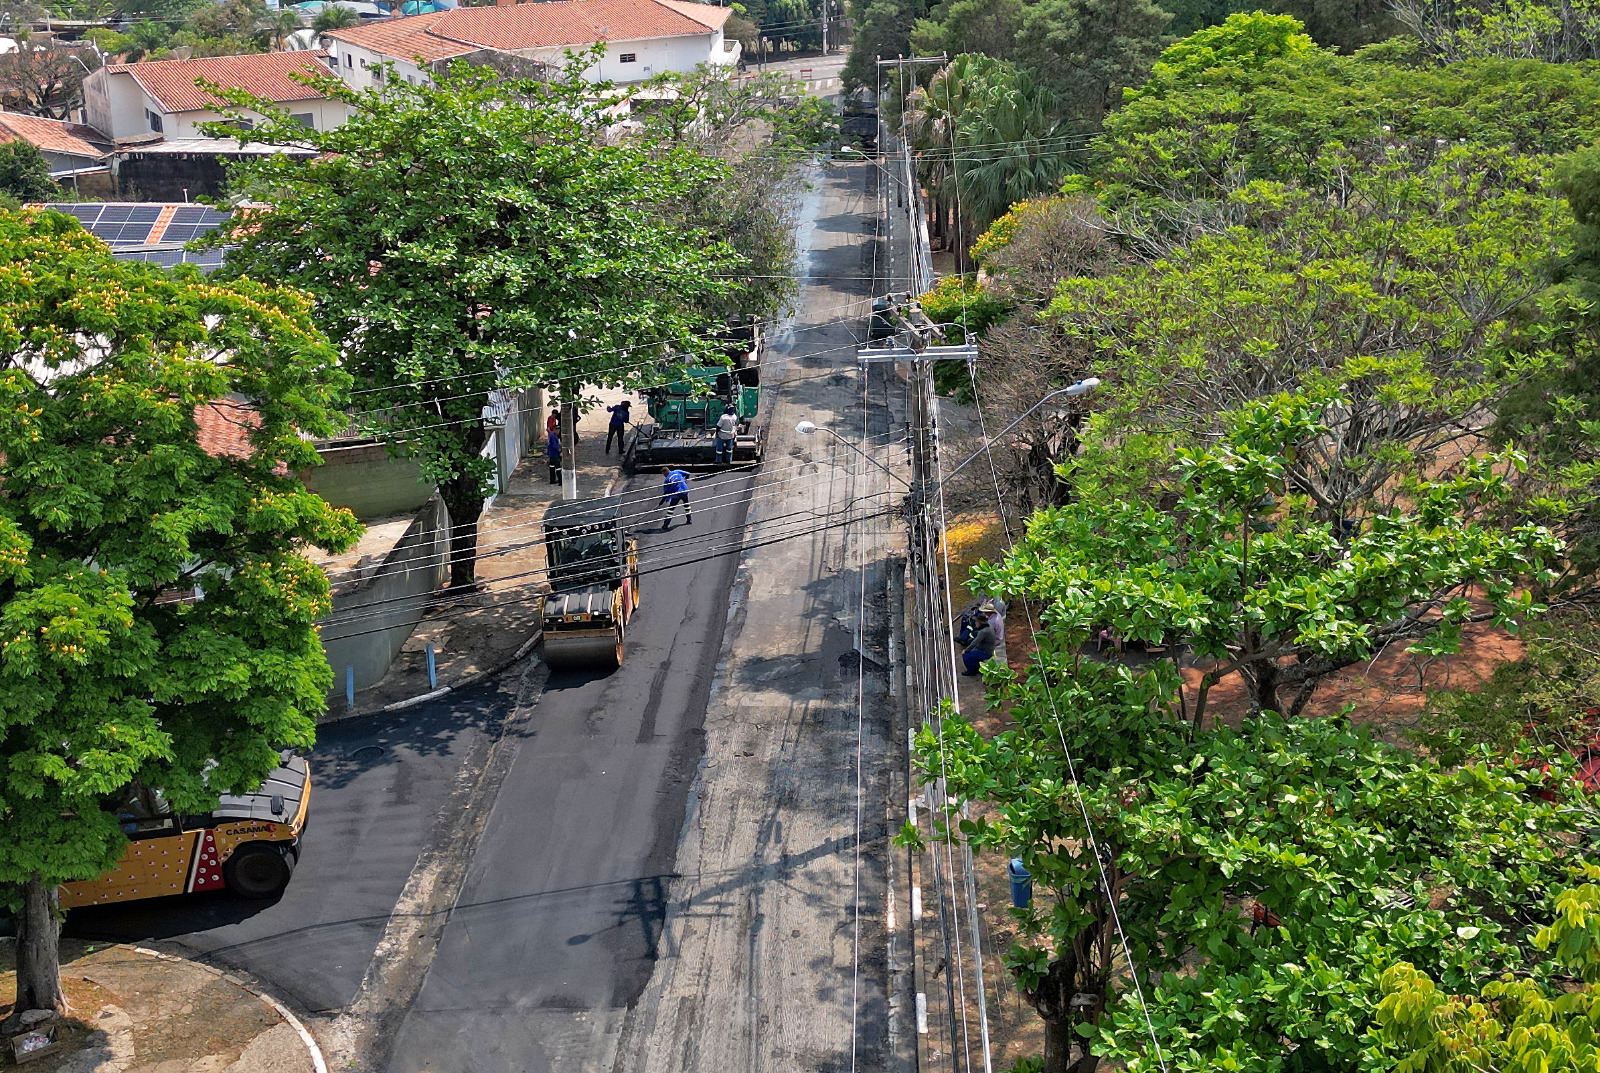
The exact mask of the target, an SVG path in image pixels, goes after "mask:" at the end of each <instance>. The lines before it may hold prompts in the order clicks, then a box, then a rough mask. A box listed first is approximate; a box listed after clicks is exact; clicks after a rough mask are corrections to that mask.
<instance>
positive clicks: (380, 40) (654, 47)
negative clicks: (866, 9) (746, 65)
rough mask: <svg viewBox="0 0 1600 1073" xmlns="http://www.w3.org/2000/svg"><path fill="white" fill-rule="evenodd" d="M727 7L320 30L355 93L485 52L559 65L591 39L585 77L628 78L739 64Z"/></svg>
mask: <svg viewBox="0 0 1600 1073" xmlns="http://www.w3.org/2000/svg"><path fill="white" fill-rule="evenodd" d="M731 10H732V9H731V8H725V7H716V6H714V5H711V4H700V3H693V2H687V0H548V2H545V3H529V4H509V3H507V4H502V5H501V6H497V7H462V8H453V9H451V10H449V11H438V12H433V13H431V14H423V15H411V16H408V17H405V18H399V19H387V20H382V21H376V22H372V23H369V24H367V25H364V26H353V27H351V28H349V29H347V30H334V31H332V32H330V33H328V34H326V35H325V36H326V37H327V38H328V39H329V41H330V45H329V53H328V55H329V62H330V63H331V64H332V65H333V66H334V69H335V70H337V71H338V72H339V76H340V77H341V78H343V79H344V80H345V81H346V82H348V83H349V84H350V85H352V86H354V87H355V88H357V89H370V88H371V87H373V86H377V85H382V84H383V80H384V79H385V78H401V79H404V80H406V81H408V82H412V83H418V82H423V81H426V80H427V78H428V74H429V69H430V65H432V64H435V63H437V62H439V61H441V60H449V59H454V58H456V57H466V56H471V55H474V54H482V53H484V52H486V51H487V52H499V53H507V54H510V55H513V56H518V57H522V58H524V59H530V60H535V61H538V62H540V63H544V64H549V65H559V64H561V63H562V62H564V56H565V53H566V52H567V50H569V49H570V50H573V51H582V50H583V49H586V48H588V47H590V46H591V45H596V44H604V45H605V55H604V57H603V58H602V59H601V60H600V62H599V63H598V64H596V65H595V66H594V67H592V68H591V69H590V70H589V71H588V72H587V75H588V77H589V78H591V79H594V80H597V81H598V80H607V81H611V82H617V83H619V84H628V83H633V82H643V81H645V80H646V79H649V78H653V77H655V76H656V75H660V74H665V73H667V72H679V73H687V72H689V71H693V70H694V69H695V68H696V67H698V66H700V65H701V64H709V65H713V66H726V67H730V68H731V67H732V66H734V65H735V64H737V63H738V61H739V44H738V42H737V41H728V40H726V39H725V38H724V36H723V24H724V23H726V22H727V21H728V15H729V14H730V12H731ZM386 64H392V65H393V74H392V75H391V74H388V73H386V68H385V65H386Z"/></svg>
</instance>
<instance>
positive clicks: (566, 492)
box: [561, 384, 578, 499]
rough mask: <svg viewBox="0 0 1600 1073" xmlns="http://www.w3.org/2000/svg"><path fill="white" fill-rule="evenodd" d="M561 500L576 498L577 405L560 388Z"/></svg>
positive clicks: (564, 390) (563, 389)
mask: <svg viewBox="0 0 1600 1073" xmlns="http://www.w3.org/2000/svg"><path fill="white" fill-rule="evenodd" d="M561 498H562V499H577V498H578V403H577V402H576V400H574V399H571V398H569V397H568V392H567V387H566V385H565V384H563V385H562V388H561Z"/></svg>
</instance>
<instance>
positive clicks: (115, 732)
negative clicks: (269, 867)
mask: <svg viewBox="0 0 1600 1073" xmlns="http://www.w3.org/2000/svg"><path fill="white" fill-rule="evenodd" d="M0 355H3V358H4V361H3V363H0V391H3V392H4V395H5V397H6V400H7V404H6V405H5V406H4V407H0V414H3V416H0V486H3V487H4V488H5V495H4V496H3V497H0V549H3V550H0V754H3V756H0V771H3V772H4V776H3V778H0V803H3V807H4V809H5V814H6V823H5V824H4V825H3V827H0V883H4V884H9V885H11V889H12V890H13V891H17V890H19V889H20V890H22V891H25V892H26V895H27V900H28V902H29V910H30V912H29V914H28V916H27V917H26V918H25V919H30V920H40V921H43V920H48V914H40V913H38V912H37V911H38V910H39V908H40V903H41V899H46V898H48V897H49V896H50V892H51V890H53V888H54V887H55V885H56V884H58V883H61V882H63V881H66V880H73V879H88V878H92V877H94V876H96V875H98V874H99V873H100V872H101V871H102V870H103V869H104V868H106V867H107V866H108V865H110V864H111V863H113V862H114V861H115V860H116V858H117V856H118V854H119V853H120V852H121V850H122V847H123V844H124V839H123V836H122V834H121V832H120V830H119V829H118V826H117V821H116V817H115V816H114V815H113V814H111V813H110V812H108V811H106V810H105V808H104V807H103V798H104V796H105V795H108V794H112V793H114V792H116V791H119V790H122V789H123V788H125V787H127V786H128V785H129V784H130V783H131V782H134V781H139V782H142V783H145V784H147V785H151V786H156V787H160V788H161V789H162V790H163V791H164V792H165V794H166V795H167V798H168V800H169V801H170V802H171V803H172V805H173V807H174V808H175V809H177V810H179V811H182V812H190V813H201V812H205V811H207V810H208V809H209V808H210V807H211V806H212V805H213V804H214V803H215V801H216V799H217V795H218V794H219V793H221V792H240V791H247V790H251V789H254V788H255V787H257V786H259V785H260V782H261V780H262V778H263V777H264V776H265V775H266V774H267V772H268V771H270V770H271V769H272V768H273V767H274V766H275V765H276V764H277V763H278V754H277V750H278V749H280V748H282V747H284V746H308V745H310V744H311V740H312V734H313V730H314V727H315V718H316V715H317V714H318V713H319V712H320V711H321V710H322V708H323V706H324V703H325V699H326V696H327V692H328V689H329V688H330V687H331V686H332V684H333V675H332V671H331V669H330V668H329V667H328V663H327V660H326V658H325V657H324V656H323V653H322V647H321V644H320V642H319V640H318V637H317V631H316V627H315V625H314V623H315V622H316V620H317V619H318V618H319V617H321V616H322V615H324V614H325V613H326V612H327V611H328V609H329V599H328V583H327V580H326V579H325V578H324V576H323V574H322V572H321V571H320V570H319V569H318V568H317V567H316V566H315V565H313V564H312V563H310V562H309V561H307V559H306V558H305V557H304V555H303V554H301V552H300V550H299V549H300V548H302V547H304V546H305V545H315V546H317V547H322V548H326V549H329V550H342V549H344V548H346V547H348V546H349V545H350V544H352V543H353V542H354V540H355V537H356V535H357V533H358V531H359V527H358V526H357V524H356V522H355V520H354V518H352V517H351V516H350V515H349V514H348V512H345V511H339V510H334V509H333V508H331V507H329V506H328V505H327V503H326V502H324V501H323V500H322V498H321V497H319V496H317V495H315V494H313V493H311V492H308V491H306V490H305V488H304V486H303V485H301V483H300V481H299V480H298V479H297V478H295V477H294V476H292V474H293V473H294V472H295V471H297V470H300V469H303V468H305V467H307V466H311V465H315V464H316V461H317V458H316V452H315V450H314V449H313V448H312V447H311V445H310V442H309V439H308V437H319V436H328V435H331V434H332V433H333V432H334V431H335V429H336V425H335V422H334V420H333V418H332V416H331V414H332V412H333V411H334V409H335V408H336V407H337V405H338V404H339V402H340V401H341V399H342V397H343V392H344V389H345V388H346V386H347V384H348V378H347V377H346V376H345V374H343V373H342V372H340V371H339V369H338V364H337V361H338V355H337V353H336V352H335V351H334V350H333V348H331V347H330V346H329V345H328V344H327V341H326V340H325V339H324V338H323V337H322V335H321V334H320V333H318V332H317V330H316V329H315V328H314V327H313V325H312V321H311V315H310V303H309V301H308V300H307V299H306V298H305V297H304V296H303V295H301V294H299V293H297V292H294V291H292V290H290V289H288V288H285V287H279V286H264V285H261V284H257V283H253V282H250V281H248V280H243V279H239V280H235V281H233V282H230V283H220V282H214V281H210V280H207V279H205V278H203V277H202V276H200V275H199V274H198V272H197V271H195V270H193V269H180V270H178V271H175V272H171V273H168V272H165V271H163V270H161V269H159V268H156V267H154V266H150V265H144V264H135V263H130V262H127V261H119V260H116V259H115V258H113V257H112V256H111V253H110V251H109V250H108V249H107V248H106V247H105V246H104V245H103V244H102V243H101V242H100V241H99V240H98V239H95V238H93V237H92V236H90V235H88V234H87V233H86V232H84V231H83V230H82V228H81V227H79V225H78V224H77V222H76V221H74V220H72V219H71V218H70V217H66V216H60V215H57V214H54V213H43V214H40V213H31V212H30V213H5V214H0ZM204 408H211V409H212V410H213V415H214V416H215V417H217V418H219V419H221V420H231V421H234V422H236V423H239V424H241V425H242V426H244V427H245V428H246V429H247V430H248V437H247V439H248V447H247V448H246V449H245V450H244V453H242V454H218V453H210V452H208V451H207V450H206V449H204V448H203V447H202V446H201V443H200V437H199V428H198V424H197V417H196V414H197V411H198V410H201V409H204ZM196 592H200V593H203V598H200V599H194V598H193V594H194V593H196ZM18 900H20V899H13V904H16V902H17V901H18ZM38 938H39V937H37V936H35V937H34V939H35V940H36V941H37V939H38ZM48 939H49V942H50V943H51V944H52V945H53V942H54V930H53V926H52V927H51V929H50V934H49V936H48ZM24 945H25V944H19V950H20V949H22V948H23V946H24ZM40 970H41V967H40V966H39V965H36V964H23V963H19V968H18V975H19V978H20V979H21V980H22V981H23V984H22V987H21V990H22V991H23V992H24V997H22V998H21V999H20V1001H21V1002H22V1003H23V1005H22V1006H21V1007H19V1008H28V1003H29V1002H30V1001H31V1002H32V1004H34V1005H43V1006H46V1007H49V1006H53V1005H57V1004H58V1001H59V997H60V992H59V986H58V984H57V982H56V980H55V974H54V963H53V959H52V960H51V963H50V965H49V966H48V968H47V969H46V970H45V971H40Z"/></svg>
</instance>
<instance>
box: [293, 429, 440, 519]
mask: <svg viewBox="0 0 1600 1073" xmlns="http://www.w3.org/2000/svg"><path fill="white" fill-rule="evenodd" d="M317 454H319V455H321V456H322V465H320V466H318V467H316V468H315V469H308V470H306V471H305V472H303V473H301V474H300V479H301V480H302V481H304V482H305V485H306V487H307V488H309V489H311V490H312V491H313V492H316V493H317V494H318V495H320V496H321V497H322V498H323V499H326V500H327V501H328V502H329V503H332V504H333V505H334V506H336V507H346V508H348V509H350V510H352V511H354V512H355V515H356V517H357V518H360V519H361V520H362V521H370V520H371V519H373V518H389V517H393V516H394V515H396V514H405V513H407V512H408V511H413V510H417V509H419V508H421V506H422V505H423V504H424V503H426V502H427V501H428V497H429V496H431V495H433V486H432V485H429V484H424V483H423V481H422V470H421V469H420V468H419V467H418V466H417V464H416V463H415V462H413V461H412V460H411V459H408V458H395V457H393V456H391V455H390V454H389V451H388V448H386V447H385V446H384V445H383V444H381V443H364V442H356V443H335V444H330V445H327V446H325V447H320V448H318V449H317Z"/></svg>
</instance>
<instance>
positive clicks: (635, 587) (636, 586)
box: [633, 572, 639, 611]
mask: <svg viewBox="0 0 1600 1073" xmlns="http://www.w3.org/2000/svg"><path fill="white" fill-rule="evenodd" d="M633 609H634V610H635V611H637V610H639V575H638V573H637V572H635V573H634V575H633Z"/></svg>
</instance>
